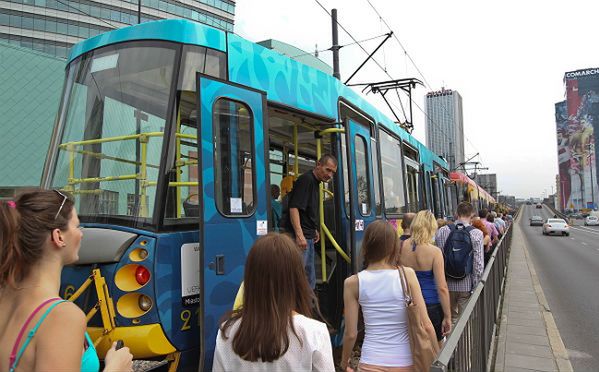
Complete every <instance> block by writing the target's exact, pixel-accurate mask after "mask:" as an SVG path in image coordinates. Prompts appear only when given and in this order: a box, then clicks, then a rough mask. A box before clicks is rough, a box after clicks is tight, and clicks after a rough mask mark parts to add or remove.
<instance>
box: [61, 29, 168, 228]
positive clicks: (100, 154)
mask: <svg viewBox="0 0 599 372" xmlns="http://www.w3.org/2000/svg"><path fill="white" fill-rule="evenodd" d="M175 55H176V49H175V47H174V46H172V44H169V43H165V42H157V41H153V42H151V45H150V43H148V42H135V43H126V44H116V45H111V46H107V47H104V48H100V49H97V50H94V51H91V52H89V53H87V54H84V55H82V56H81V57H79V58H77V59H76V60H74V61H72V62H71V63H70V65H69V67H68V69H67V82H66V88H65V97H64V99H63V105H62V107H61V110H60V112H59V120H60V122H59V126H58V128H59V130H58V131H57V133H59V135H61V137H60V138H59V139H58V140H57V141H56V142H57V144H58V157H57V160H56V163H55V168H54V169H53V170H52V171H51V172H52V173H50V174H51V177H52V183H51V184H52V187H54V188H60V189H64V190H67V191H69V192H71V193H72V194H74V195H75V198H76V201H77V209H78V210H79V212H80V215H81V216H82V220H83V221H86V222H100V220H104V219H106V218H107V217H117V218H119V219H123V220H124V221H125V222H123V224H126V225H131V226H135V225H137V224H144V223H149V222H150V220H151V217H152V214H153V210H154V203H155V196H156V184H157V181H158V174H159V172H158V170H159V165H160V159H161V153H162V145H163V137H164V132H165V127H166V123H167V115H168V107H169V103H170V92H171V88H172V84H171V82H172V79H173V66H174V62H175Z"/></svg>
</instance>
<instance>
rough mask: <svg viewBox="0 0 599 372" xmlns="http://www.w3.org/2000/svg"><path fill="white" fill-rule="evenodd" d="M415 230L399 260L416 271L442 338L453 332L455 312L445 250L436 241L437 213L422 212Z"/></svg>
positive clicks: (414, 223)
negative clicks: (449, 288) (450, 293)
mask: <svg viewBox="0 0 599 372" xmlns="http://www.w3.org/2000/svg"><path fill="white" fill-rule="evenodd" d="M411 231H412V236H411V237H410V239H408V240H406V241H404V242H403V244H402V245H401V247H400V250H399V262H400V264H402V265H405V266H408V267H411V268H412V269H414V271H416V276H417V277H418V282H419V283H420V288H421V289H422V295H423V297H424V302H425V303H426V310H427V312H428V316H429V318H430V319H431V322H432V323H433V326H434V327H435V333H436V334H437V340H439V341H441V340H442V339H443V337H445V335H447V334H449V332H450V331H451V311H450V307H449V290H448V289H447V282H446V281H445V266H444V261H443V252H441V250H440V249H439V248H438V247H437V246H435V245H433V244H432V241H433V238H434V236H435V232H436V231H437V221H436V220H435V216H434V215H433V214H432V213H431V211H429V210H425V211H420V212H418V213H417V214H416V217H415V218H414V220H413V221H412V225H411Z"/></svg>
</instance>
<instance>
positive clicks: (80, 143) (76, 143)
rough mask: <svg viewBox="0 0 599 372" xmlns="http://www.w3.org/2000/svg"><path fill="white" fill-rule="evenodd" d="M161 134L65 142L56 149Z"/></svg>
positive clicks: (160, 133)
mask: <svg viewBox="0 0 599 372" xmlns="http://www.w3.org/2000/svg"><path fill="white" fill-rule="evenodd" d="M163 134H164V132H148V133H140V134H130V135H126V136H116V137H106V138H96V139H93V140H84V141H73V142H65V143H61V144H60V145H58V147H60V148H66V147H67V146H69V145H75V146H82V145H95V144H98V143H107V142H116V141H128V140H132V139H137V138H141V137H142V136H146V137H162V135H163Z"/></svg>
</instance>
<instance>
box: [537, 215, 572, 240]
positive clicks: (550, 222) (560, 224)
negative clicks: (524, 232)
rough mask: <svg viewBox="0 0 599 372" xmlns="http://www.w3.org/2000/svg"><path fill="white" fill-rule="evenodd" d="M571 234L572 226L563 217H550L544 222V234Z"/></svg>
mask: <svg viewBox="0 0 599 372" xmlns="http://www.w3.org/2000/svg"><path fill="white" fill-rule="evenodd" d="M551 234H556V235H566V236H569V235H570V226H568V224H567V223H566V221H564V220H563V219H561V218H549V219H547V222H545V224H543V235H551Z"/></svg>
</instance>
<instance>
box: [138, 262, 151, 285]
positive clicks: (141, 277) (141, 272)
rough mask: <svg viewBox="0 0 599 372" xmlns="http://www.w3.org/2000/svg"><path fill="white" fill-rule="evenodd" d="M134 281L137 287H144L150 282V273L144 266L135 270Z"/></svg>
mask: <svg viewBox="0 0 599 372" xmlns="http://www.w3.org/2000/svg"><path fill="white" fill-rule="evenodd" d="M135 280H136V281H137V283H138V284H139V285H145V284H146V283H147V282H148V281H149V280H150V271H149V270H148V269H146V268H145V266H141V265H140V266H138V267H137V269H136V270H135Z"/></svg>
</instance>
